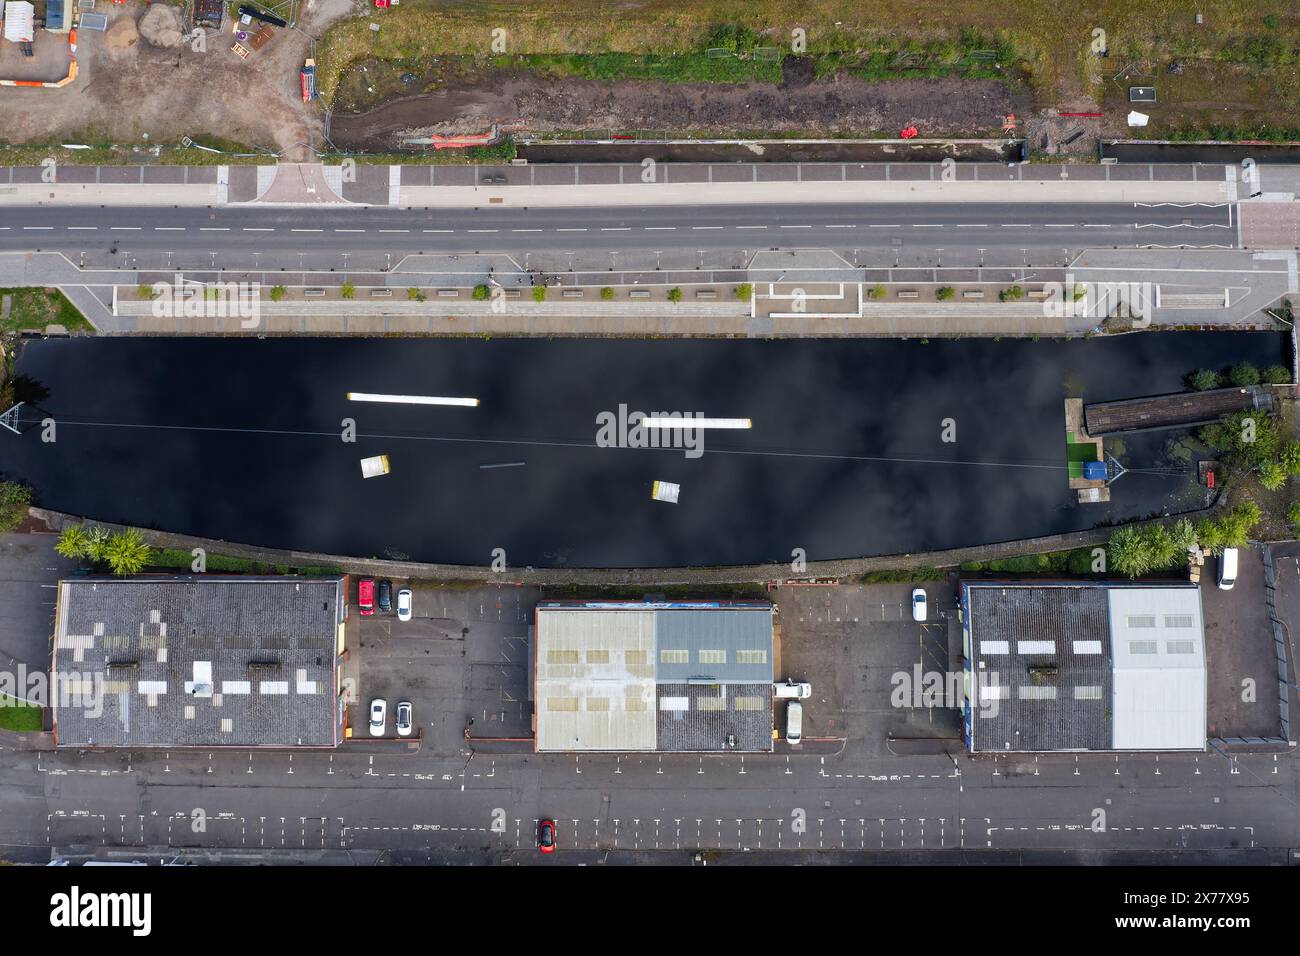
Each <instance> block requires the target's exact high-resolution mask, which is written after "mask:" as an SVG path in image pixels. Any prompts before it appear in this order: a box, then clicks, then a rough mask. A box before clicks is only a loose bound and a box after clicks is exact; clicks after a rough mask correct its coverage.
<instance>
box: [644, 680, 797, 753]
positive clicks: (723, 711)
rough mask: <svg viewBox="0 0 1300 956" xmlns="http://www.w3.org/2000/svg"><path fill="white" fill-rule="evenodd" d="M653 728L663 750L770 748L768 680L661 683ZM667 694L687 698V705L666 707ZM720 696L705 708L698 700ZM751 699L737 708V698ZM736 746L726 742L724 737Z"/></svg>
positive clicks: (761, 749)
mask: <svg viewBox="0 0 1300 956" xmlns="http://www.w3.org/2000/svg"><path fill="white" fill-rule="evenodd" d="M655 691H656V692H657V697H658V700H657V707H656V712H657V714H658V717H657V722H658V726H657V728H656V730H657V735H658V749H659V750H661V751H697V750H708V751H712V750H726V749H734V750H738V751H745V752H749V753H753V752H756V751H758V752H764V753H766V752H768V751H770V750H771V749H772V684H771V682H770V681H769V682H767V683H764V684H726V685H720V684H664V683H660V684H658V685H657V686H656V688H655ZM667 698H677V699H678V701H681V700H682V699H685V702H686V705H687V706H686V709H685V710H681V709H669V710H665V709H664V706H663V705H664V701H665V699H667ZM706 698H707V699H710V700H715V701H720V706H718V707H716V708H709V707H707V706H702V705H701V700H704V699H706ZM737 700H743V701H746V702H747V703H749V704H750V705H751V706H750V707H749V708H746V709H743V710H738V709H737V708H736V701H737ZM755 705H756V706H755ZM729 735H730V736H734V737H735V746H734V747H731V748H728V747H727V737H728V736H729Z"/></svg>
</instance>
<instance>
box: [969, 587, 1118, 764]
mask: <svg viewBox="0 0 1300 956" xmlns="http://www.w3.org/2000/svg"><path fill="white" fill-rule="evenodd" d="M967 593H968V597H969V614H970V633H971V660H972V663H973V665H974V674H975V678H976V679H977V680H979V681H980V682H981V683H983V682H985V681H988V680H989V679H990V675H996V678H997V682H998V683H999V684H1000V685H1002V686H1006V687H1009V688H1010V690H1009V695H1008V696H1007V697H1006V698H1005V699H1001V700H998V701H997V702H996V707H994V706H993V704H992V702H990V703H989V705H988V707H987V708H985V707H979V706H977V707H976V708H975V713H974V715H973V717H972V723H973V725H974V732H973V742H972V745H973V749H974V750H977V751H985V752H991V751H999V750H1002V751H1047V750H1106V749H1109V748H1110V742H1111V714H1110V699H1111V666H1110V662H1111V653H1110V639H1109V633H1110V620H1109V601H1108V599H1107V593H1106V589H1105V588H1104V587H1098V586H1077V587H1076V586H1059V585H1046V586H1045V585H1030V584H1025V585H1014V584H996V585H980V584H974V583H970V584H968V585H967ZM989 641H1005V642H1007V646H1008V650H1009V652H1008V653H1005V654H1002V653H990V652H989V650H988V645H987V644H986V643H985V642H989ZM1022 641H1050V642H1052V643H1053V644H1054V648H1055V650H1054V653H1025V652H1022V645H1021V642H1022ZM1075 641H1085V642H1086V641H1093V642H1100V644H1101V652H1100V653H1097V654H1084V653H1076V651H1075V644H1074V642H1075ZM1026 650H1028V648H1026ZM1052 668H1054V669H1055V670H1054V671H1053V670H1052ZM1076 687H1094V688H1096V687H1099V688H1100V694H1099V696H1097V697H1095V698H1089V699H1076V697H1075V688H1076ZM1022 688H1023V689H1024V690H1023V693H1027V694H1029V695H1035V694H1043V693H1047V692H1048V691H1047V690H1046V689H1047V688H1051V689H1053V690H1054V691H1055V699H1041V698H1036V697H1032V696H1031V697H1030V698H1029V699H1022V697H1021V694H1022ZM980 694H981V700H984V701H990V698H991V695H990V694H988V693H987V692H985V691H981V692H980Z"/></svg>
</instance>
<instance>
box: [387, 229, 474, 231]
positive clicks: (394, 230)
mask: <svg viewBox="0 0 1300 956" xmlns="http://www.w3.org/2000/svg"><path fill="white" fill-rule="evenodd" d="M379 231H380V232H410V231H411V230H409V229H380V230H379ZM471 231H473V230H471Z"/></svg>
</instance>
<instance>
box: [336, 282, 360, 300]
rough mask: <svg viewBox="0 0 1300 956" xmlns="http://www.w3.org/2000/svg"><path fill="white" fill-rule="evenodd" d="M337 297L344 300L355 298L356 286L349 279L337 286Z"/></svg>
mask: <svg viewBox="0 0 1300 956" xmlns="http://www.w3.org/2000/svg"><path fill="white" fill-rule="evenodd" d="M339 295H341V296H343V298H345V299H355V298H356V297H357V284H356V283H355V282H353V281H352V280H351V279H348V280H347V281H345V282H344V283H343V284H342V285H341V286H339Z"/></svg>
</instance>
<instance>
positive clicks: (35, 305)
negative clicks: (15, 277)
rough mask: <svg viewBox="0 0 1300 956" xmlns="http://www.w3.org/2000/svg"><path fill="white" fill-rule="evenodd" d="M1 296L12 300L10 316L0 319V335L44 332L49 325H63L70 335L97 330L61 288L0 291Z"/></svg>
mask: <svg viewBox="0 0 1300 956" xmlns="http://www.w3.org/2000/svg"><path fill="white" fill-rule="evenodd" d="M0 296H9V297H10V303H9V314H8V315H5V316H3V317H0V332H18V331H22V330H25V329H34V330H36V331H38V332H43V331H44V330H45V326H47V325H62V326H63V327H65V328H66V329H67V330H68V331H69V332H94V331H95V327H94V326H93V325H91V324H90V322H89V321H87V319H86V317H85V316H84V315H82V314H81V312H80V311H79V310H78V309H77V307H76V306H75V305H73V304H72V303H71V302H69V301H68V297H67V296H65V295H64V294H63V293H62V292H60V291H59V290H58V289H42V288H11V289H0Z"/></svg>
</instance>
